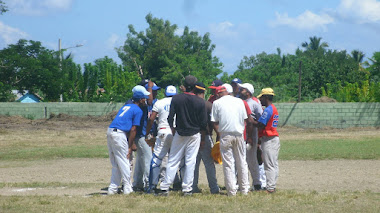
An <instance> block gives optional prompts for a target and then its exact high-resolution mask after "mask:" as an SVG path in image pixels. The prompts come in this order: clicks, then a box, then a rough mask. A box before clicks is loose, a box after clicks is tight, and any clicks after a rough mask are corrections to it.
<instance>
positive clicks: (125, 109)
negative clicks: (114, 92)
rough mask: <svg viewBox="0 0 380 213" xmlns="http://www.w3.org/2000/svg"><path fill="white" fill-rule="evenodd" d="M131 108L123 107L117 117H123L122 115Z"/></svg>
mask: <svg viewBox="0 0 380 213" xmlns="http://www.w3.org/2000/svg"><path fill="white" fill-rule="evenodd" d="M130 108H131V107H130V106H124V107H123V109H122V110H123V112H122V113H120V115H119V117H123V115H124V114H125V113H126V112H127V111H128V110H129V109H130Z"/></svg>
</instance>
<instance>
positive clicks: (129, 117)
mask: <svg viewBox="0 0 380 213" xmlns="http://www.w3.org/2000/svg"><path fill="white" fill-rule="evenodd" d="M142 114H143V112H142V110H141V109H140V107H138V106H137V105H136V104H126V105H124V106H123V107H122V108H121V109H120V110H119V112H118V113H117V115H116V117H115V119H113V121H112V123H111V124H110V126H109V127H110V128H116V129H120V130H123V131H125V132H129V130H131V128H132V126H140V121H141V116H142Z"/></svg>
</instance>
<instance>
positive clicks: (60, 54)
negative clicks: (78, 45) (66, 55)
mask: <svg viewBox="0 0 380 213" xmlns="http://www.w3.org/2000/svg"><path fill="white" fill-rule="evenodd" d="M58 53H59V71H61V72H62V52H61V39H59V40H58ZM60 89H61V91H62V83H61V88H60ZM59 101H60V102H62V101H63V96H62V92H61V94H60V95H59Z"/></svg>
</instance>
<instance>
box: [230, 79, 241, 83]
mask: <svg viewBox="0 0 380 213" xmlns="http://www.w3.org/2000/svg"><path fill="white" fill-rule="evenodd" d="M241 82H242V81H241V80H240V79H239V78H234V79H232V81H231V83H236V84H241Z"/></svg>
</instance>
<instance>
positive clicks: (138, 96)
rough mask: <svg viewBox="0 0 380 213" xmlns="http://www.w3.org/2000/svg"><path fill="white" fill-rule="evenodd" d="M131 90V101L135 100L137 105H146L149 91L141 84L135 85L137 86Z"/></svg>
mask: <svg viewBox="0 0 380 213" xmlns="http://www.w3.org/2000/svg"><path fill="white" fill-rule="evenodd" d="M132 92H133V96H132V99H133V102H135V103H136V104H138V105H139V106H144V105H146V99H147V98H148V96H149V95H150V92H148V91H147V90H146V89H145V87H143V86H141V85H137V86H135V87H133V89H132ZM142 99H143V100H142Z"/></svg>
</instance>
